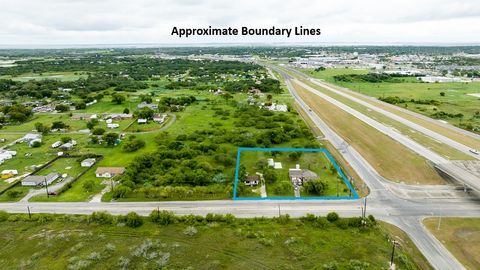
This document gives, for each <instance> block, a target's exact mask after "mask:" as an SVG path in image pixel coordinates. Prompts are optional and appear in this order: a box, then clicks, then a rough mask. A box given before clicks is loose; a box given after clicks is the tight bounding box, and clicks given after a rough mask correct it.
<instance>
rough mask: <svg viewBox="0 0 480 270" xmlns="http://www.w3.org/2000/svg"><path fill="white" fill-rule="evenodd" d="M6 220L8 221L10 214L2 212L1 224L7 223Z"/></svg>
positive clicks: (0, 211) (0, 212)
mask: <svg viewBox="0 0 480 270" xmlns="http://www.w3.org/2000/svg"><path fill="white" fill-rule="evenodd" d="M6 220H8V213H7V212H5V211H3V210H0V222H1V221H6Z"/></svg>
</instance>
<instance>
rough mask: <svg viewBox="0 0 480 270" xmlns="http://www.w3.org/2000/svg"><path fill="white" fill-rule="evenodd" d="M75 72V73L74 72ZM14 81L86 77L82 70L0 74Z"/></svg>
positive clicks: (66, 79)
mask: <svg viewBox="0 0 480 270" xmlns="http://www.w3.org/2000/svg"><path fill="white" fill-rule="evenodd" d="M75 73H76V74H75ZM2 77H4V78H8V79H12V80H14V81H21V82H26V81H30V80H47V79H48V80H59V81H76V80H78V79H80V78H87V75H86V74H82V72H45V73H25V74H22V75H19V76H15V77H12V76H2Z"/></svg>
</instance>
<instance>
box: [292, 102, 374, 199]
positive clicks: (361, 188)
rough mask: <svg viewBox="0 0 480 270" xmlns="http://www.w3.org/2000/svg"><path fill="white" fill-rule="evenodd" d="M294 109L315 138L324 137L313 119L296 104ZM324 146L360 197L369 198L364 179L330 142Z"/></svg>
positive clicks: (323, 141) (324, 142) (325, 142)
mask: <svg viewBox="0 0 480 270" xmlns="http://www.w3.org/2000/svg"><path fill="white" fill-rule="evenodd" d="M294 107H295V109H296V110H297V112H298V113H299V115H300V116H301V117H302V119H303V120H304V121H305V123H307V125H308V127H310V129H311V130H312V132H313V134H315V136H321V137H323V134H322V131H321V130H320V129H319V128H318V127H317V126H316V125H315V124H314V123H313V121H312V119H310V117H309V116H308V115H307V114H306V113H305V111H303V110H302V109H301V108H300V106H299V105H298V104H297V103H294ZM322 144H323V145H324V146H325V148H327V149H328V151H329V152H330V153H331V154H332V156H333V158H335V161H336V162H337V163H338V164H339V165H340V166H341V167H342V169H343V170H344V172H345V173H346V175H348V176H349V178H350V180H351V181H352V183H353V185H354V187H355V190H356V191H357V193H358V195H359V196H360V197H364V196H367V195H368V193H369V191H368V187H367V186H366V185H365V183H364V182H363V181H362V179H361V178H360V177H359V176H358V174H357V173H356V172H355V170H354V169H353V168H352V167H351V166H350V164H348V162H347V161H346V160H345V159H343V157H342V155H340V153H338V152H337V149H335V147H333V145H331V144H330V142H328V141H326V140H322Z"/></svg>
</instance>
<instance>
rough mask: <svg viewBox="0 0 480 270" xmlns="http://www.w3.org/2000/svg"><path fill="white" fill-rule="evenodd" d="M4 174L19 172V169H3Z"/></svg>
mask: <svg viewBox="0 0 480 270" xmlns="http://www.w3.org/2000/svg"><path fill="white" fill-rule="evenodd" d="M2 174H14V175H15V174H18V171H17V170H3V171H2Z"/></svg>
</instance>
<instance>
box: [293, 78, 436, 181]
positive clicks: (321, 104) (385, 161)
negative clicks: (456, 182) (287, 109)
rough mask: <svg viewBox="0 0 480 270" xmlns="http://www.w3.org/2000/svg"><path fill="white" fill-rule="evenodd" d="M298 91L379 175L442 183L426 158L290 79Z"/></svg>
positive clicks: (400, 179)
mask: <svg viewBox="0 0 480 270" xmlns="http://www.w3.org/2000/svg"><path fill="white" fill-rule="evenodd" d="M293 86H294V87H295V89H296V90H297V92H298V94H299V95H300V96H301V97H302V98H303V100H304V101H305V102H306V103H307V104H308V105H309V106H310V107H311V108H312V110H314V111H315V113H317V115H318V116H319V117H321V118H322V119H323V120H324V121H325V122H326V123H327V124H328V125H329V126H330V127H331V128H332V129H333V130H335V132H337V133H338V134H339V135H340V136H341V137H342V138H344V139H345V140H346V141H347V142H348V143H349V144H350V145H352V146H353V147H354V148H355V149H356V150H357V151H359V152H360V153H361V154H362V156H363V157H364V158H365V159H366V160H367V161H368V162H369V163H370V164H371V165H372V166H373V167H374V168H375V170H377V171H378V173H380V174H381V175H382V176H384V177H386V178H388V179H390V180H393V181H397V182H405V183H408V184H445V181H444V180H443V179H442V178H441V177H440V176H439V175H438V173H437V172H436V171H435V170H434V169H433V168H432V167H431V166H430V165H429V164H428V163H427V161H426V160H425V159H424V158H423V157H421V156H419V155H417V154H415V153H414V152H412V151H410V150H408V149H407V148H405V147H404V146H403V145H401V144H400V143H398V142H396V141H395V140H393V139H391V138H389V137H388V136H386V135H384V134H382V133H381V132H379V131H377V130H375V129H374V128H372V127H370V126H368V125H367V124H365V123H363V122H362V121H360V120H358V119H357V118H355V117H354V116H352V115H350V114H349V113H347V112H344V111H342V110H341V109H339V108H337V107H336V106H335V105H333V104H331V103H329V102H328V101H325V100H323V99H322V98H320V97H319V96H317V95H315V94H313V93H310V92H309V91H306V90H305V89H303V88H302V87H300V86H298V85H297V84H295V83H293Z"/></svg>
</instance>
